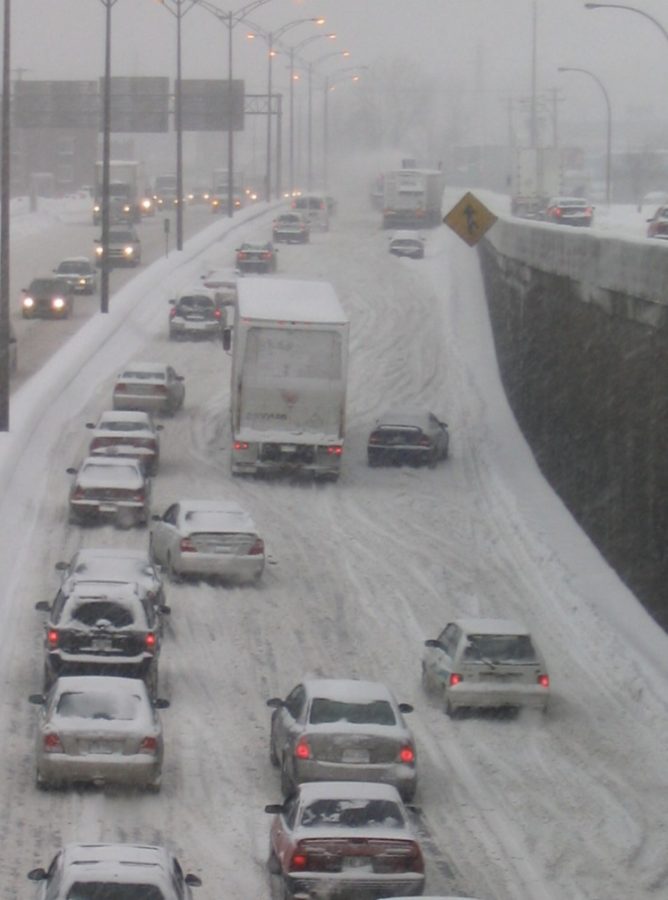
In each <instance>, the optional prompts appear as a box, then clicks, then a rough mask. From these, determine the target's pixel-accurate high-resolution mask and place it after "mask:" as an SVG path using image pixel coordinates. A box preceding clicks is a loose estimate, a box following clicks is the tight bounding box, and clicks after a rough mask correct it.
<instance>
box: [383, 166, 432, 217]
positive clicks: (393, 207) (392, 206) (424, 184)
mask: <svg viewBox="0 0 668 900" xmlns="http://www.w3.org/2000/svg"><path fill="white" fill-rule="evenodd" d="M443 188H444V181H443V173H442V172H441V171H440V169H396V170H395V171H393V172H385V174H384V176H383V228H395V227H396V228H421V227H432V226H434V225H440V224H441V219H442V215H441V205H442V201H443Z"/></svg>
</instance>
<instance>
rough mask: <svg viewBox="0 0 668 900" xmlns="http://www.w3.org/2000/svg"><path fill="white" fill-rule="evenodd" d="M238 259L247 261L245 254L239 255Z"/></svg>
mask: <svg viewBox="0 0 668 900" xmlns="http://www.w3.org/2000/svg"><path fill="white" fill-rule="evenodd" d="M237 259H246V254H245V253H237Z"/></svg>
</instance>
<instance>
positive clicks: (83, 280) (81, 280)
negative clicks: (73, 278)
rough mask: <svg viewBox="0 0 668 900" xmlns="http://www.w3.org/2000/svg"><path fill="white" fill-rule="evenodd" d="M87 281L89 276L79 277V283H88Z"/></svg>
mask: <svg viewBox="0 0 668 900" xmlns="http://www.w3.org/2000/svg"><path fill="white" fill-rule="evenodd" d="M87 281H88V279H87V278H83V277H81V278H80V279H79V284H86V283H87Z"/></svg>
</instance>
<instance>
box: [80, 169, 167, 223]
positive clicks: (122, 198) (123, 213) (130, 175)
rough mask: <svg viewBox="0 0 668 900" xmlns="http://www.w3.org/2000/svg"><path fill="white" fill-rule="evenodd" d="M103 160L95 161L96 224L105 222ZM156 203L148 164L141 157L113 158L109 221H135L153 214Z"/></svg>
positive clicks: (110, 180) (110, 179)
mask: <svg viewBox="0 0 668 900" xmlns="http://www.w3.org/2000/svg"><path fill="white" fill-rule="evenodd" d="M102 175H103V163H102V161H101V160H98V161H97V162H96V163H95V188H94V193H95V202H94V205H93V225H99V224H100V222H101V221H102ZM152 212H153V204H152V203H151V202H150V197H149V196H148V193H147V192H146V183H145V176H144V166H143V164H142V163H140V162H138V161H137V160H127V159H112V160H110V161H109V221H110V223H111V224H112V225H117V224H121V223H122V224H134V223H136V222H139V220H140V219H141V217H142V216H146V215H151V214H152Z"/></svg>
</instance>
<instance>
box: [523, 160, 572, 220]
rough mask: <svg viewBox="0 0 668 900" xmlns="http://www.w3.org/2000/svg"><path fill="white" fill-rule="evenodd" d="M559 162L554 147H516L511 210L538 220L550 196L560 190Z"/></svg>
mask: <svg viewBox="0 0 668 900" xmlns="http://www.w3.org/2000/svg"><path fill="white" fill-rule="evenodd" d="M563 180H564V178H563V161H562V154H561V150H560V149H559V148H558V147H516V148H515V150H514V153H513V169H512V173H511V212H512V214H513V215H514V216H521V217H522V218H523V219H542V218H544V215H545V210H546V209H547V205H548V202H549V200H550V197H555V196H558V195H559V194H561V193H562V192H563Z"/></svg>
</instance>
